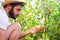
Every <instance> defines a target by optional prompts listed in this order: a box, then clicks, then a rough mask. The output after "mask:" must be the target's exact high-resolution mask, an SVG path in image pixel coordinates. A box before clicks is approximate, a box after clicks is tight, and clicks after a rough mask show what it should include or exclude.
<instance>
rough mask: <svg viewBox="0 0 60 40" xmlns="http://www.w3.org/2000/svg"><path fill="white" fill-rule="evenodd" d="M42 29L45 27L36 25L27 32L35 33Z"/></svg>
mask: <svg viewBox="0 0 60 40" xmlns="http://www.w3.org/2000/svg"><path fill="white" fill-rule="evenodd" d="M44 29H45V27H36V28H32V29H30V30H29V32H30V33H31V34H35V33H37V32H39V31H42V30H44Z"/></svg>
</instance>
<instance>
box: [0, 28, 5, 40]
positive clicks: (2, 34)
mask: <svg viewBox="0 0 60 40" xmlns="http://www.w3.org/2000/svg"><path fill="white" fill-rule="evenodd" d="M0 40H6V38H5V30H3V29H1V28H0Z"/></svg>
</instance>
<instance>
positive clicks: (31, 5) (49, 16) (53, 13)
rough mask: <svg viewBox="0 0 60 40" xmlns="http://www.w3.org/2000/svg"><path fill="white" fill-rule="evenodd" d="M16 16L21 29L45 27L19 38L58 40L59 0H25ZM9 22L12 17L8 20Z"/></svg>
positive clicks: (59, 37)
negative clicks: (42, 29)
mask: <svg viewBox="0 0 60 40" xmlns="http://www.w3.org/2000/svg"><path fill="white" fill-rule="evenodd" d="M25 1H26V4H25V6H24V7H22V10H21V14H20V15H19V16H18V18H17V22H19V23H20V25H21V27H22V31H26V30H28V29H30V28H33V27H40V26H44V27H46V28H47V29H46V30H44V31H41V32H38V33H36V34H28V35H26V36H25V37H23V38H22V39H20V40H60V0H25ZM10 21H11V23H12V22H13V19H11V20H10Z"/></svg>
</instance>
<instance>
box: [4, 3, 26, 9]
mask: <svg viewBox="0 0 60 40" xmlns="http://www.w3.org/2000/svg"><path fill="white" fill-rule="evenodd" d="M24 4H25V3H24V2H18V3H10V4H7V5H11V6H13V7H14V6H17V5H21V6H24ZM7 5H5V6H3V8H6V7H7Z"/></svg>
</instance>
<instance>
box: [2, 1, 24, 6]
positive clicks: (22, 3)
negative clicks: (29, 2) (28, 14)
mask: <svg viewBox="0 0 60 40" xmlns="http://www.w3.org/2000/svg"><path fill="white" fill-rule="evenodd" d="M11 3H21V4H20V5H24V4H25V2H24V1H22V0H5V2H3V3H2V6H5V5H7V4H11Z"/></svg>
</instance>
